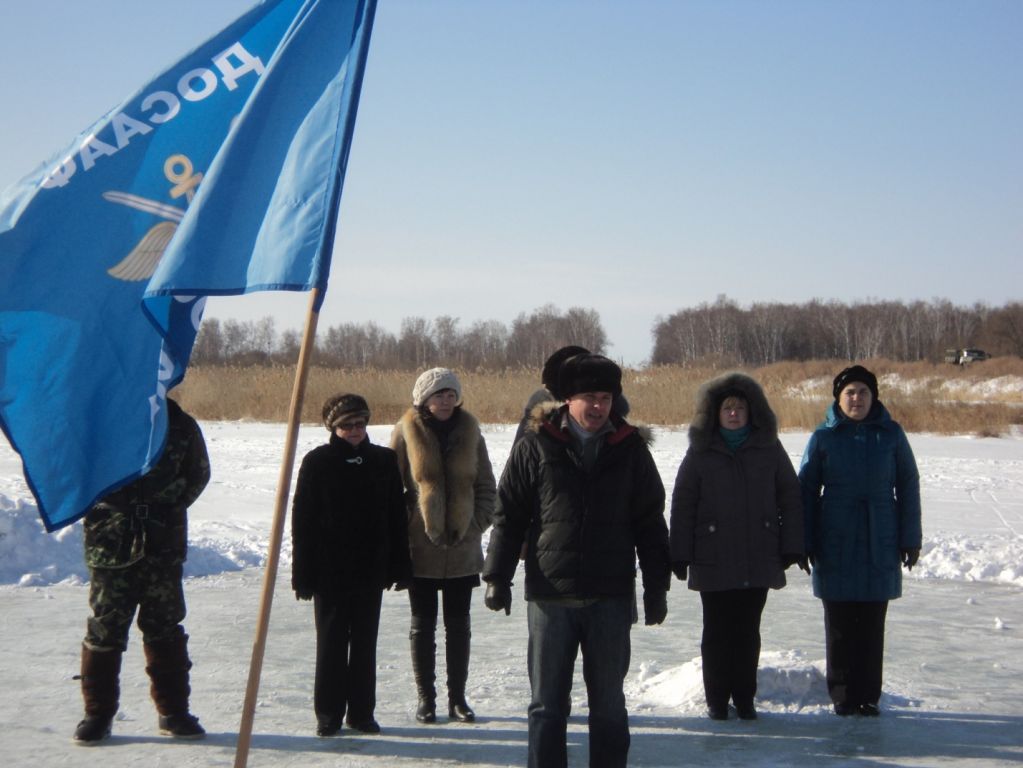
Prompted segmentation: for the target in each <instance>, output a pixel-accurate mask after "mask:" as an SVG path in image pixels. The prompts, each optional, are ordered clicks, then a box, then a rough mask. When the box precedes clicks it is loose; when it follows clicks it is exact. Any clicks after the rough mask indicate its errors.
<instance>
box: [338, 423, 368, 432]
mask: <svg viewBox="0 0 1023 768" xmlns="http://www.w3.org/2000/svg"><path fill="white" fill-rule="evenodd" d="M337 427H338V429H340V430H341V431H342V432H354V431H355V430H357V429H365V428H366V422H365V421H345V422H342V423H340V424H338V425H337Z"/></svg>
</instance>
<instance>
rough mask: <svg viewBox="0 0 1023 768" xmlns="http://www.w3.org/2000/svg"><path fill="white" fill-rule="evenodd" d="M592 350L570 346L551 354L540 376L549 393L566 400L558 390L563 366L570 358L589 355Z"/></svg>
mask: <svg viewBox="0 0 1023 768" xmlns="http://www.w3.org/2000/svg"><path fill="white" fill-rule="evenodd" d="M589 352H590V350H588V349H586V347H577V346H575V345H573V344H570V345H569V346H567V347H562V348H561V349H558V350H556V351H554V352H552V353H551V356H550V357H548V358H547V361H546V362H545V363H544V364H543V371H542V372H541V374H540V383H542V384H543V385H544V386H545V387H547V391H548V392H550V393H551V394H552V395H554V397H555V398H557V399H558V400H564V399H565V398H563V397H562V396H561V394H560V392H559V389H558V374H559V373H560V372H561V364H562V363H563V362H565V361H566V360H568V358H570V357H575V356H576V355H586V354H589Z"/></svg>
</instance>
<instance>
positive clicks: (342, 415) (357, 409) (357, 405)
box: [323, 394, 369, 432]
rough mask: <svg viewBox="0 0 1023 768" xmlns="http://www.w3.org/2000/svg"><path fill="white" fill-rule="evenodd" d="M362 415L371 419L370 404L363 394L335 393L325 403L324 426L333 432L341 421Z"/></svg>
mask: <svg viewBox="0 0 1023 768" xmlns="http://www.w3.org/2000/svg"><path fill="white" fill-rule="evenodd" d="M360 417H361V418H364V419H366V421H367V422H368V421H369V404H368V403H367V402H366V399H365V398H363V397H362V396H361V395H353V394H344V395H334V396H333V397H331V398H329V399H328V400H327V402H325V403H324V404H323V426H325V427H326V428H327V429H328V430H330V431H331V432H333V431H334V430H335V429H337V426H338V425H339V424H341V422H343V421H348V420H349V419H355V418H360Z"/></svg>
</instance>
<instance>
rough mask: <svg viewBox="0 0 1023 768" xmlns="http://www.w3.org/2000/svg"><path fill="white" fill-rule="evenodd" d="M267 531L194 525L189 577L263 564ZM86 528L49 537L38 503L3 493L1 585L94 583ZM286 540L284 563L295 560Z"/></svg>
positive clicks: (241, 526)
mask: <svg viewBox="0 0 1023 768" xmlns="http://www.w3.org/2000/svg"><path fill="white" fill-rule="evenodd" d="M268 539H269V537H268V536H267V534H266V532H265V531H260V530H257V529H255V528H253V527H251V526H248V525H246V524H244V523H228V522H225V523H212V522H202V523H198V524H192V525H191V530H190V533H189V542H188V560H187V561H186V562H185V575H186V576H212V575H215V574H218V573H224V572H226V571H237V570H240V569H242V568H248V567H253V566H261V565H263V564H264V563H265V562H266V557H267V551H268V544H269V542H268ZM82 548H83V543H82V524H81V523H80V522H79V523H75V524H74V525H69V526H67V527H65V528H61V529H60V530H58V531H55V532H54V533H47V532H46V529H45V528H44V527H43V521H42V518H40V517H39V510H38V508H37V507H36V505H35V504H31V503H29V502H26V501H24V500H23V499H10V498H8V497H7V496H4V495H3V494H0V584H16V585H18V586H22V587H39V586H43V585H46V584H60V583H70V584H81V583H84V582H87V581H88V580H89V569H88V568H87V567H86V566H85V561H84V558H83V556H82ZM290 555H291V544H290V542H285V544H284V546H283V547H282V552H281V560H282V562H283V563H285V564H288V563H290V561H291V558H290Z"/></svg>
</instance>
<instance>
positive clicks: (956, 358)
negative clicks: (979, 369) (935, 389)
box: [945, 348, 991, 365]
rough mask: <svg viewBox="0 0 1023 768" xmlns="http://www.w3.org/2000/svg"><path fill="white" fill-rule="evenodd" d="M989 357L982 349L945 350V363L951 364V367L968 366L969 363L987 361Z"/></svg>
mask: <svg viewBox="0 0 1023 768" xmlns="http://www.w3.org/2000/svg"><path fill="white" fill-rule="evenodd" d="M990 357H991V355H989V354H988V353H987V352H985V351H984V350H983V349H976V348H965V349H946V350H945V362H946V363H952V364H953V365H969V364H970V363H974V362H977V361H978V360H987V359H989V358H990Z"/></svg>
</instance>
